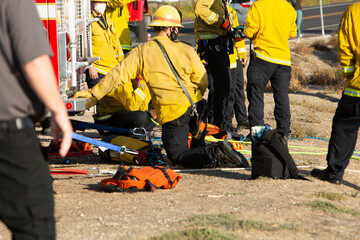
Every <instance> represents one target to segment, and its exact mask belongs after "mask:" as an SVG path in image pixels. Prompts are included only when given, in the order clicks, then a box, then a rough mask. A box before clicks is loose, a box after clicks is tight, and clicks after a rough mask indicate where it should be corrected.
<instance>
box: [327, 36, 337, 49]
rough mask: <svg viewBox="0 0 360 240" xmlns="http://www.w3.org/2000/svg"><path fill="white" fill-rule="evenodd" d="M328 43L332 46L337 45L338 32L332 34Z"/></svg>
mask: <svg viewBox="0 0 360 240" xmlns="http://www.w3.org/2000/svg"><path fill="white" fill-rule="evenodd" d="M327 45H328V46H331V47H336V46H337V34H336V33H333V34H331V37H330V38H329V40H328V42H327Z"/></svg>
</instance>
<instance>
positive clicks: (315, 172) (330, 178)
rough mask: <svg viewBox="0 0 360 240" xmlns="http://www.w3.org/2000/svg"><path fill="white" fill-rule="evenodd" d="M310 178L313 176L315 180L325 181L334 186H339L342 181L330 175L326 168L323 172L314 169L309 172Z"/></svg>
mask: <svg viewBox="0 0 360 240" xmlns="http://www.w3.org/2000/svg"><path fill="white" fill-rule="evenodd" d="M311 176H313V177H315V178H317V179H320V180H323V181H327V182H329V183H334V184H341V181H342V178H339V177H337V176H336V175H334V174H331V173H330V171H329V170H328V169H327V168H326V169H324V170H320V169H317V168H314V169H313V170H312V171H311Z"/></svg>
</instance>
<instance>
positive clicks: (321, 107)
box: [290, 100, 335, 113]
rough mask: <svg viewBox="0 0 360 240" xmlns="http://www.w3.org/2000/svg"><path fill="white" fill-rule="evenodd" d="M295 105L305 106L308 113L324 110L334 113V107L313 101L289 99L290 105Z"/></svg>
mask: <svg viewBox="0 0 360 240" xmlns="http://www.w3.org/2000/svg"><path fill="white" fill-rule="evenodd" d="M291 105H297V106H301V107H305V108H307V109H308V110H309V112H310V113H312V112H326V113H334V112H335V109H334V108H333V107H331V108H329V107H328V106H326V105H324V104H315V103H313V102H308V101H299V100H290V106H291Z"/></svg>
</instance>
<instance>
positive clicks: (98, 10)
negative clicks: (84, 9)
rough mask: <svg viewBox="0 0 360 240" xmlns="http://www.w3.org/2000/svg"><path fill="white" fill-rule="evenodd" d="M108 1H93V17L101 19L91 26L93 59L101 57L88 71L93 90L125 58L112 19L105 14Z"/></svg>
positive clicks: (88, 80)
mask: <svg viewBox="0 0 360 240" xmlns="http://www.w3.org/2000/svg"><path fill="white" fill-rule="evenodd" d="M107 1H108V0H91V7H92V17H93V18H99V20H98V21H97V22H94V23H92V24H91V37H92V53H93V57H101V59H100V60H97V61H95V62H93V64H92V66H91V67H90V68H89V69H88V71H87V79H86V80H87V83H88V86H89V87H90V88H91V87H93V86H94V85H95V84H96V83H98V82H99V80H100V79H102V78H103V77H104V76H105V75H106V74H107V73H108V72H109V71H110V70H111V69H112V68H113V67H115V66H116V65H117V64H118V63H119V62H120V61H121V60H122V59H123V58H124V54H123V51H122V49H121V46H120V43H119V40H118V39H119V37H118V34H117V32H116V29H115V26H114V23H113V21H112V20H111V18H109V17H108V16H107V14H106V13H105V9H106V2H107Z"/></svg>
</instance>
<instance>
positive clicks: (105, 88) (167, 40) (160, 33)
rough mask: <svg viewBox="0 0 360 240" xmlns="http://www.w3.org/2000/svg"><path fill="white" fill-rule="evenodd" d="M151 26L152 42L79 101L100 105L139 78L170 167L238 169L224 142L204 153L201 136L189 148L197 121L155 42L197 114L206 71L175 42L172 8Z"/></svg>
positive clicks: (175, 18) (162, 9) (176, 17)
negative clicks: (226, 164)
mask: <svg viewBox="0 0 360 240" xmlns="http://www.w3.org/2000/svg"><path fill="white" fill-rule="evenodd" d="M150 26H151V27H153V28H155V30H156V32H157V36H156V37H154V38H152V40H151V41H149V42H147V43H144V44H142V45H140V46H138V47H136V48H134V49H132V50H131V51H130V53H129V54H128V56H127V57H126V58H125V59H124V60H122V61H121V62H120V63H119V64H118V65H117V66H116V67H115V68H113V69H112V70H111V71H110V72H109V74H108V75H106V77H105V78H104V79H102V80H101V81H100V82H99V84H97V85H96V86H94V87H93V88H92V89H91V94H89V93H87V92H84V93H79V94H78V96H87V95H92V96H93V97H94V98H95V99H98V100H100V99H102V98H103V97H104V96H105V95H106V94H108V93H110V92H112V91H114V90H115V89H117V88H118V87H119V86H120V85H123V84H126V83H127V82H129V81H131V79H134V78H135V77H136V76H138V75H140V76H141V78H142V79H144V81H145V82H146V84H147V86H148V87H149V90H150V94H151V98H152V103H153V105H154V108H155V111H156V115H157V118H158V121H159V123H160V124H161V125H162V141H163V145H164V148H165V150H166V153H167V156H168V158H169V159H170V160H171V162H172V163H173V164H181V165H183V166H185V167H191V168H200V167H216V166H219V165H220V163H221V162H222V161H225V160H226V159H230V160H231V161H233V162H234V163H237V164H238V165H240V164H241V158H240V157H239V155H237V154H236V153H234V152H233V149H232V148H231V145H230V143H229V142H227V141H224V142H221V143H220V144H218V145H217V146H213V147H204V146H205V145H204V144H205V141H204V137H205V132H204V133H203V134H202V136H201V137H200V138H199V139H193V141H192V143H191V148H189V147H188V136H189V132H191V131H192V130H193V129H194V128H195V126H196V115H194V116H191V112H192V108H191V104H190V101H189V99H188V98H187V97H186V95H185V94H184V92H183V90H182V88H181V87H180V84H179V82H178V81H177V79H176V77H175V75H174V73H173V72H172V70H171V68H170V66H169V64H168V62H167V61H166V59H165V56H164V55H163V53H162V51H161V49H160V47H159V46H158V44H157V43H156V42H155V40H157V41H159V43H160V44H161V45H162V46H163V47H164V49H165V51H166V52H167V54H168V56H169V58H170V60H171V62H172V63H173V65H174V68H175V69H176V71H177V72H178V74H179V76H180V78H181V81H182V82H183V84H184V86H185V88H186V89H187V91H188V92H189V95H190V96H191V98H192V100H193V101H194V102H195V103H196V108H197V110H198V112H199V113H201V112H202V110H203V109H204V107H205V103H204V100H203V95H204V92H205V90H206V87H207V74H206V70H205V68H204V66H203V64H202V62H201V60H200V58H199V57H198V55H197V54H196V52H195V51H194V50H193V48H192V47H191V46H189V45H187V44H185V43H182V42H179V41H176V38H177V34H178V32H179V31H178V28H181V27H182V25H181V19H180V15H179V13H178V11H177V10H176V9H175V8H174V7H172V6H168V5H165V6H161V7H160V8H159V9H158V10H157V11H156V13H155V16H154V20H153V22H152V23H151V24H150ZM220 156H224V158H220ZM230 160H228V161H230Z"/></svg>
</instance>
